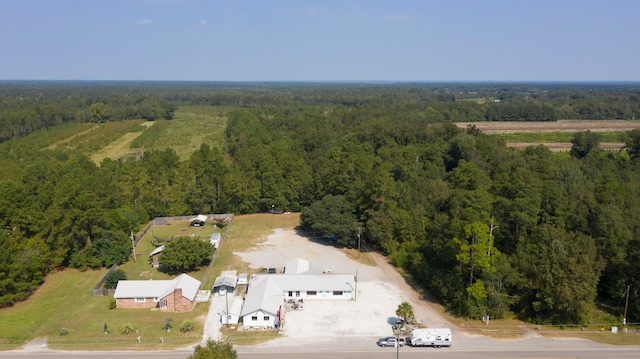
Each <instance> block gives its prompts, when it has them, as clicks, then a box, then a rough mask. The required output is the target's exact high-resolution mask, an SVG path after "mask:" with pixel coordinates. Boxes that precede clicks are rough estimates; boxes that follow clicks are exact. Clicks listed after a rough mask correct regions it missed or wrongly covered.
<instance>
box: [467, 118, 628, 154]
mask: <svg viewBox="0 0 640 359" xmlns="http://www.w3.org/2000/svg"><path fill="white" fill-rule="evenodd" d="M469 125H475V126H476V127H477V128H479V129H480V130H482V132H483V133H485V134H505V133H527V132H537V133H545V132H548V133H551V132H581V131H591V132H625V131H631V130H634V129H640V122H638V121H624V120H560V121H555V122H457V123H456V126H458V127H460V128H466V127H467V126H469ZM537 145H544V146H547V147H548V148H549V149H551V150H552V151H569V150H570V149H571V146H572V144H571V143H570V142H507V146H508V147H514V148H526V147H528V146H537ZM623 146H624V143H621V142H601V143H600V147H601V148H602V149H606V150H619V149H621V148H622V147H623Z"/></svg>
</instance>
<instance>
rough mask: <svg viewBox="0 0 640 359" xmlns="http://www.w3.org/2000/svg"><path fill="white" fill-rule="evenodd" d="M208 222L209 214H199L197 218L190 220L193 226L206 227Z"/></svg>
mask: <svg viewBox="0 0 640 359" xmlns="http://www.w3.org/2000/svg"><path fill="white" fill-rule="evenodd" d="M206 224H207V216H205V215H204V214H199V215H198V216H197V217H195V218H191V219H190V220H189V225H190V226H193V227H204V226H205V225H206Z"/></svg>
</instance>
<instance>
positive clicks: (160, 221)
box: [93, 214, 233, 296]
mask: <svg viewBox="0 0 640 359" xmlns="http://www.w3.org/2000/svg"><path fill="white" fill-rule="evenodd" d="M192 218H193V216H175V217H156V218H154V219H153V220H151V222H149V224H147V226H146V227H145V228H144V229H143V230H142V232H140V233H138V234H137V235H136V236H135V238H134V241H133V243H134V246H137V245H138V243H139V242H140V240H141V239H142V238H143V237H144V236H145V235H146V234H147V232H149V230H150V229H151V228H152V227H153V226H163V225H166V224H167V223H169V222H177V221H188V220H190V219H192ZM207 218H209V219H211V220H227V219H229V223H228V224H227V226H225V230H224V233H222V234H221V235H220V242H222V241H223V240H224V238H225V237H226V236H227V232H228V231H229V227H231V220H233V214H208V215H207ZM216 253H217V251H216V252H214V254H213V257H212V258H211V262H210V263H209V265H208V266H207V270H206V271H205V273H204V278H203V279H202V282H201V283H204V281H205V280H206V279H207V276H208V275H209V271H210V270H211V266H212V265H213V260H214V259H215V257H216ZM118 266H119V265H118V264H114V265H113V266H111V268H109V270H108V271H107V273H106V274H105V275H104V276H103V277H102V279H100V281H99V282H98V284H96V285H95V287H93V295H94V296H106V295H113V294H114V293H115V289H106V288H102V285H103V284H104V281H105V280H106V279H107V275H108V274H109V273H111V272H112V271H114V270H115V269H116V268H118ZM201 285H202V284H201Z"/></svg>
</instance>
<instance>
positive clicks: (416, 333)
mask: <svg viewBox="0 0 640 359" xmlns="http://www.w3.org/2000/svg"><path fill="white" fill-rule="evenodd" d="M407 344H408V345H411V346H412V347H421V346H424V347H435V348H440V347H450V346H451V345H452V344H453V337H452V335H451V330H450V329H449V328H422V329H414V330H413V331H411V336H410V337H409V338H407Z"/></svg>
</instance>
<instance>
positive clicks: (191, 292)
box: [113, 274, 201, 312]
mask: <svg viewBox="0 0 640 359" xmlns="http://www.w3.org/2000/svg"><path fill="white" fill-rule="evenodd" d="M200 285H201V283H200V281H199V280H197V279H195V278H193V277H190V276H189V275H187V274H181V275H180V276H178V277H176V278H174V279H172V280H121V281H119V282H118V286H117V287H116V291H115V293H114V295H113V297H114V298H115V299H116V307H117V308H159V309H160V310H165V311H168V312H188V311H191V310H193V307H194V306H195V305H196V296H197V295H198V290H199V289H200Z"/></svg>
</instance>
